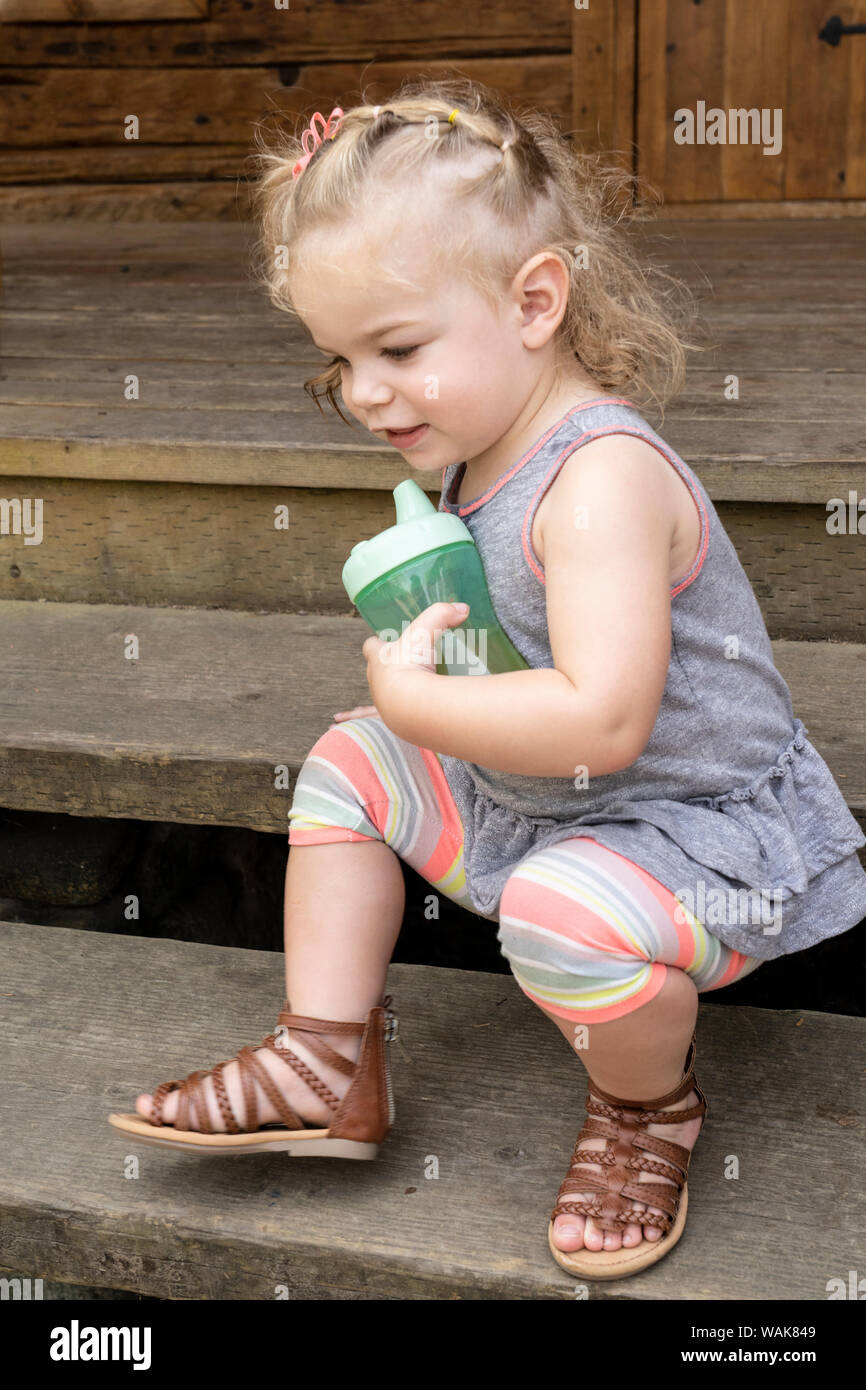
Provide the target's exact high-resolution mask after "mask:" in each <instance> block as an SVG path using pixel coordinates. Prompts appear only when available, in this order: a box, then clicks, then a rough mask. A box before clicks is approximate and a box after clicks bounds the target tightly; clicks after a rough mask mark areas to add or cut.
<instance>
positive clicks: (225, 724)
mask: <svg viewBox="0 0 866 1390" xmlns="http://www.w3.org/2000/svg"><path fill="white" fill-rule="evenodd" d="M0 632H2V634H3V652H4V681H3V687H2V690H0V782H2V785H3V788H4V791H3V801H4V805H6V806H8V807H11V808H17V809H19V810H33V811H44V810H61V811H65V812H67V813H69V814H71V815H76V814H77V815H88V816H124V817H128V818H130V819H139V820H171V821H174V822H179V823H183V824H192V825H195V824H199V823H204V822H207V823H210V824H215V825H239V826H247V827H249V828H250V829H254V830H269V831H275V832H277V831H286V830H287V821H286V817H287V812H288V809H289V806H290V805H291V796H292V787H293V785H294V778H295V776H296V774H297V772H298V771H299V770H300V767H301V765H302V763H303V761H304V759H305V758H306V757H307V754H308V753H309V751H310V749H311V748H312V746H313V744H314V743H315V741H316V740H317V739H318V738H319V737H320V736H321V735H322V734H323V733H325V731H326V729H327V727H328V725H329V724H330V723H331V722H332V716H333V713H334V711H336V710H339V709H351V708H353V707H354V706H355V705H360V704H368V703H369V690H368V687H367V679H366V663H365V662H364V659H363V657H362V655H361V648H362V646H363V644H364V641H365V640H366V638H367V636H368V635H369V629H368V628H367V626H366V624H365V623H364V622H363V621H362V619H361V618H358V617H339V616H327V615H312V614H310V615H300V614H291V613H286V614H277V613H270V614H256V613H244V612H226V611H224V610H221V609H214V610H206V609H190V608H186V609H184V608H140V607H131V606H127V605H122V604H80V603H49V602H39V603H26V602H15V601H8V600H7V601H2V602H0ZM130 635H134V636H135V637H136V638H137V641H138V652H139V654H138V658H137V659H135V660H128V659H126V657H125V656H124V652H125V650H126V646H127V639H128V638H129V636H130ZM773 652H774V658H775V661H776V665H777V667H778V669H779V671H780V672H781V673H782V675H783V677H784V678H785V680H786V681H787V682H788V684H789V686H790V689H791V696H792V701H793V706H794V711H795V713H796V714H798V715H799V717H800V718H801V719H802V720H803V722H804V724H805V725H806V726H807V728H808V730H809V737H810V739H811V740H812V742H813V743H814V744H815V746H816V747H817V748H818V751H819V752H820V753H821V754H822V756H823V757H825V758H826V760H827V763H828V766H829V767H830V769H831V771H832V773H833V775H834V777H836V778H837V780H838V782H839V786H840V788H841V789H842V791H843V793H844V795H845V798H846V800H847V802H848V804H849V806H851V807H852V809H856V810H857V811H858V812H860V813H861V814H862V813H863V812H866V705H864V701H863V695H862V692H863V685H864V678H866V645H862V644H861V645H858V644H855V643H853V642H852V643H848V642H838V643H834V642H786V641H777V642H774V643H773ZM828 690H829V691H830V692H832V698H828ZM280 767H284V768H285V769H286V770H287V773H288V774H289V776H288V777H287V778H285V779H284V780H286V781H289V782H290V785H289V786H285V787H279V786H275V781H276V779H277V775H278V772H277V770H278V768H280Z"/></svg>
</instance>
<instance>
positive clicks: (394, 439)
mask: <svg viewBox="0 0 866 1390" xmlns="http://www.w3.org/2000/svg"><path fill="white" fill-rule="evenodd" d="M428 428H429V426H428V425H416V426H415V427H414V429H411V430H386V431H385V433H386V434H387V436H388V443H389V444H394V445H395V446H396V447H397V448H398V449H411V448H412V446H413V444H417V443H418V442H419V441H420V440H421V439H423V438H424V435H425V434H426V433H427V430H428Z"/></svg>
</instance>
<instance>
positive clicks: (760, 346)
mask: <svg viewBox="0 0 866 1390" xmlns="http://www.w3.org/2000/svg"><path fill="white" fill-rule="evenodd" d="M633 235H634V236H635V238H636V240H637V241H638V242H639V243H640V244H641V246H642V247H643V248H644V249H645V250H646V252H647V253H648V254H649V255H650V256H651V257H652V258H653V259H655V260H658V261H659V262H660V263H662V264H664V265H666V266H667V267H669V268H670V270H671V271H672V272H673V273H674V274H676V275H678V276H681V277H682V278H683V279H684V280H686V282H687V283H689V284H691V285H692V286H693V287H694V288H695V289H696V290H698V291H699V292H700V293H701V294H702V296H703V298H702V301H701V308H702V312H703V316H704V323H703V326H702V341H704V342H705V344H714V346H712V347H711V349H710V351H708V352H707V353H704V354H700V355H696V356H695V358H694V359H693V363H692V366H693V371H692V377H691V381H690V384H689V386H688V388H687V390H686V391H685V393H684V394H683V395H682V397H680V398H679V400H678V401H677V402H675V403H674V405H672V406H671V408H670V410H669V412H668V416H667V429H668V433H669V436H670V440H671V443H672V444H673V445H674V447H675V448H677V449H678V450H679V451H680V452H682V453H683V456H684V457H685V458H686V459H687V460H688V461H689V462H690V464H691V465H692V466H693V467H695V468H696V469H698V471H699V472H700V474H701V477H702V479H703V481H704V482H705V484H706V486H707V488H708V489H709V491H710V493H711V495H712V496H713V498H714V500H715V498H716V497H718V498H720V499H724V500H733V501H776V502H798V503H804V502H821V503H823V501H824V500H825V497H826V496H827V495H828V488H829V490H830V494H832V493H833V492H834V491H837V490H838V489H839V488H840V487H842V486H843V485H844V484H846V483H849V484H850V485H851V486H853V487H855V488H858V489H859V491H860V493H861V494H862V493H863V492H864V491H866V437H864V434H863V429H862V419H861V411H860V401H861V400H862V381H863V378H864V376H866V333H864V315H866V311H864V308H863V305H862V297H861V296H860V295H859V292H858V287H859V283H860V280H861V279H862V275H863V271H864V265H866V247H864V244H863V237H862V235H861V229H860V226H859V224H858V223H856V222H855V221H848V220H839V219H828V220H826V221H820V220H810V221H808V222H790V221H784V220H778V221H776V220H773V221H762V222H752V221H749V222H745V223H742V222H736V221H726V222H724V223H722V224H716V225H714V224H712V223H711V222H703V221H697V222H693V223H689V222H684V221H683V220H681V219H675V220H670V219H669V220H665V219H658V220H657V221H656V222H655V223H654V224H653V225H651V226H647V227H639V228H636V229H635V231H634V233H633ZM254 236H255V229H254V228H253V227H252V226H251V225H250V224H246V223H240V224H238V223H201V222H196V223H177V222H175V223H165V224H159V223H143V224H128V225H127V224H99V223H92V222H88V223H86V224H78V225H76V224H75V223H74V222H72V223H70V222H68V221H65V222H63V223H52V222H48V223H42V224H39V223H18V224H15V223H11V224H8V225H7V226H6V227H5V228H4V231H3V239H2V249H3V258H4V260H3V280H2V289H3V304H4V329H5V333H4V336H5V355H6V357H7V358H8V360H9V369H8V373H7V374H6V376H5V380H4V382H3V395H2V401H3V409H2V415H0V435H2V448H0V470H2V472H4V473H6V474H9V475H16V476H17V475H21V476H38V477H49V476H54V477H66V478H71V477H78V478H99V479H124V480H128V481H144V480H150V481H172V482H198V483H203V482H208V483H215V484H225V485H228V486H248V485H250V484H253V485H256V486H268V485H269V486H285V485H286V483H287V482H289V483H291V484H292V485H295V486H313V487H336V488H340V487H342V488H346V487H355V488H356V487H357V486H358V482H357V478H356V477H353V476H352V471H351V469H352V466H353V465H359V464H363V465H365V466H366V468H367V472H368V476H366V477H365V482H364V485H365V487H369V488H373V489H386V490H387V489H389V488H391V487H394V486H396V483H397V482H399V481H400V478H401V477H402V476H403V475H404V473H405V465H404V463H403V460H402V459H401V458H400V457H399V456H398V455H397V454H396V451H395V450H393V449H390V448H388V447H387V446H386V447H383V446H382V445H381V444H380V443H379V442H378V441H377V440H376V439H375V437H374V436H371V435H370V434H369V433H368V432H367V431H366V430H363V429H362V428H361V427H360V425H358V426H357V429H356V430H355V431H354V432H352V431H350V430H349V429H348V427H347V426H346V425H344V424H343V423H342V422H341V421H340V420H339V418H338V417H336V416H333V415H330V414H329V415H328V416H327V417H326V418H323V417H322V416H320V415H319V413H318V411H317V410H316V409H315V407H314V406H313V405H312V403H311V402H310V401H309V400H308V398H306V397H305V396H304V394H303V392H302V390H301V389H300V387H301V381H302V378H303V375H304V374H305V373H306V371H307V369H312V368H313V367H314V366H315V365H316V364H317V363H319V364H321V362H322V358H321V357H320V355H319V354H318V353H317V352H316V350H315V349H314V348H313V347H312V345H311V343H310V341H309V339H308V337H307V335H306V333H305V332H303V331H302V330H300V329H299V328H298V326H297V325H295V323H294V321H293V320H292V319H291V318H290V317H289V316H286V315H282V314H280V313H279V312H278V311H276V310H275V309H273V307H272V306H271V305H270V304H269V303H268V302H267V299H266V297H265V296H264V293H263V291H262V290H261V288H260V287H258V286H257V285H256V284H255V282H254V278H253V276H252V274H251V271H250V256H251V252H252V248H253V245H254ZM843 310H844V312H842V311H843ZM804 321H808V323H809V333H808V334H802V333H796V332H794V331H793V328H794V326H795V325H796V324H798V323H802V322H804ZM716 340H718V341H716ZM129 372H134V373H136V374H137V375H138V376H139V377H140V379H141V383H142V393H141V399H140V400H138V401H134V402H127V401H125V400H124V398H123V378H124V377H125V376H126V374H127V373H129ZM730 372H735V373H736V374H737V375H738V377H739V378H740V385H741V390H740V398H739V399H738V400H737V401H727V400H726V399H725V397H724V394H723V388H724V380H723V378H724V376H726V375H727V374H728V373H730ZM816 465H819V466H820V467H819V469H818V471H817V473H816V468H815V466H816ZM395 474H396V476H395ZM392 477H393V481H392Z"/></svg>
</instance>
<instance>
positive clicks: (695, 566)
mask: <svg viewBox="0 0 866 1390" xmlns="http://www.w3.org/2000/svg"><path fill="white" fill-rule="evenodd" d="M610 434H627V435H630V436H631V437H632V438H633V439H642V440H643V441H644V443H645V444H649V445H650V447H651V448H653V449H655V451H656V453H659V454H661V456H662V458H663V459H666V460H667V462H668V463H669V464H670V465H671V467H672V468H674V469H676V472H677V473H678V474H679V476H680V477H681V478H682V480H683V482H684V483H685V484H686V486H687V488H688V490H689V492H690V493H691V495H692V501H693V502H694V503H695V506H696V508H697V512H698V517H699V518H700V523H701V536H700V542H699V544H698V553H697V555H696V556H695V558H694V560H693V561H692V564H691V566H690V568H689V569H688V570H687V571H686V573H685V574H684V575H683V577H682V579H679V580H677V582H676V583H675V584H674V585H673V586H672V587H671V590H670V597H671V598H675V597H676V595H677V594H678V593H680V592H681V591H682V590H683V589H686V588H688V586H689V584H691V583H692V582H693V581H694V580H695V579H697V577H698V575H699V574H700V572H701V569H702V567H703V563H704V559H705V558H706V554H707V550H708V548H709V543H710V524H709V518H708V516H707V510H706V507H705V506H704V502H703V498H702V497H701V495H700V493H699V492H698V490H697V488H696V487H695V486H694V484H693V482H692V479H691V477H690V475H689V469H688V465H687V464H686V463H684V462H682V460H680V461H679V462H682V468H680V466H679V463H678V462H677V461H676V460H675V458H674V457H673V455H672V454H671V453H669V452H668V451H667V450H666V449H663V448H662V447H661V446H660V445H658V444H656V443H655V441H654V440H652V439H650V437H649V435H647V434H645V433H644V431H643V430H628V429H623V428H622V426H620V425H614V426H611V428H610V429H602V430H587V431H586V433H585V434H582V435H581V436H580V438H579V439H576V440H573V441H572V442H571V444H569V445H568V447H567V448H566V449H564V450H563V452H562V453H561V454H560V456H559V458H558V459H557V460H556V462H555V463H554V464H552V465H551V467H550V469H549V470H548V472H547V475H546V476H545V478H544V479H543V481H542V483H541V485H540V486H539V488H538V489H537V491H536V493H535V496H534V497H533V499H532V501H531V502H530V504H529V506H528V508H527V510H526V514H525V516H524V518H523V527H522V530H521V541H522V545H523V556H524V559H525V560H526V563H527V564H528V566H529V568H530V569H531V570H532V572H533V574H534V575H535V577H536V579H537V580H538V582H539V583H540V584H543V585H544V586H545V588H546V587H547V580H546V579H545V577H544V565H543V564H542V563H541V560H540V559H539V558H538V555H537V554H536V551H535V547H534V545H533V544H532V522H533V519H534V517H535V513H536V511H537V509H538V506H539V504H540V502H541V499H542V497H543V496H544V494H545V493H546V492H547V490H548V488H549V487H550V486H551V485H552V484H553V482H554V481H555V479H556V475H557V473H558V472H559V469H560V468H561V467H562V465H563V463H564V462H565V460H566V459H567V458H569V457H570V455H571V454H573V453H575V452H576V451H577V450H578V449H579V448H580V447H581V446H582V445H583V444H585V443H586V442H587V441H588V440H592V439H603V438H605V437H606V436H607V435H610ZM682 469H685V470H686V471H685V472H683V471H682Z"/></svg>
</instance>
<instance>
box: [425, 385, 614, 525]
mask: <svg viewBox="0 0 866 1390" xmlns="http://www.w3.org/2000/svg"><path fill="white" fill-rule="evenodd" d="M594 405H627V406H628V407H629V409H630V410H634V409H635V407H634V406H633V405H632V403H631V401H627V400H625V399H624V398H623V397H620V396H602V397H600V398H599V399H598V400H595V401H584V403H583V405H573V406H572V407H571V410H569V411H566V413H565V415H563V417H562V419H561V420H557V422H556V424H554V425H551V427H550V429H549V430H547V432H546V433H545V434H543V435H542V436H541V438H540V439H537V440H536V442H535V443H534V444H533V445H532V447H531V449H530V450H529V451H528V453H526V454H524V455H523V458H522V459H520V460H519V461H518V462H517V463H515V464H513V465H512V467H511V468H509V469H508V471H507V473H503V474H502V476H501V477H500V478H497V480H496V482H495V483H493V484H492V485H491V486H490V487H489V488H488V489H487V491H486V492H485V493H482V495H481V496H480V497H476V498H475V499H474V500H473V501H472V502H467V503H465V504H464V505H463V506H462V507H457V515H458V516H466V515H467V514H468V513H469V512H474V511H475V509H476V507H480V506H481V505H482V503H484V502H487V501H488V500H489V499H490V498H491V497H492V496H493V495H494V493H497V492H498V491H499V489H500V488H501V487H504V486H505V484H506V483H507V482H508V480H509V479H510V478H513V477H514V475H515V473H517V472H518V471H519V469H521V468H522V467H523V465H524V464H525V463H528V462H529V460H530V459H531V458H534V457H535V455H536V454H537V453H538V451H539V449H542V448H543V447H544V445H545V444H546V443H547V441H548V439H550V437H551V435H554V434H556V431H557V430H560V429H562V426H563V425H564V424H565V422H566V420H570V419H571V417H572V415H577V414H579V413H580V411H581V410H589V409H590V408H591V407H592V406H594ZM463 462H465V460H464V461H463ZM459 467H462V464H458V468H459ZM442 476H443V478H444V476H445V474H444V471H443V475H442ZM456 477H457V474H456V473H455V474H454V477H453V478H452V479H451V486H450V488H449V492H451V491H453V488H454V481H455V479H456ZM445 501H446V502H447V503H448V505H449V506H450V507H454V506H456V503H455V502H452V500H451V498H450V497H449V496H446V498H445Z"/></svg>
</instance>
